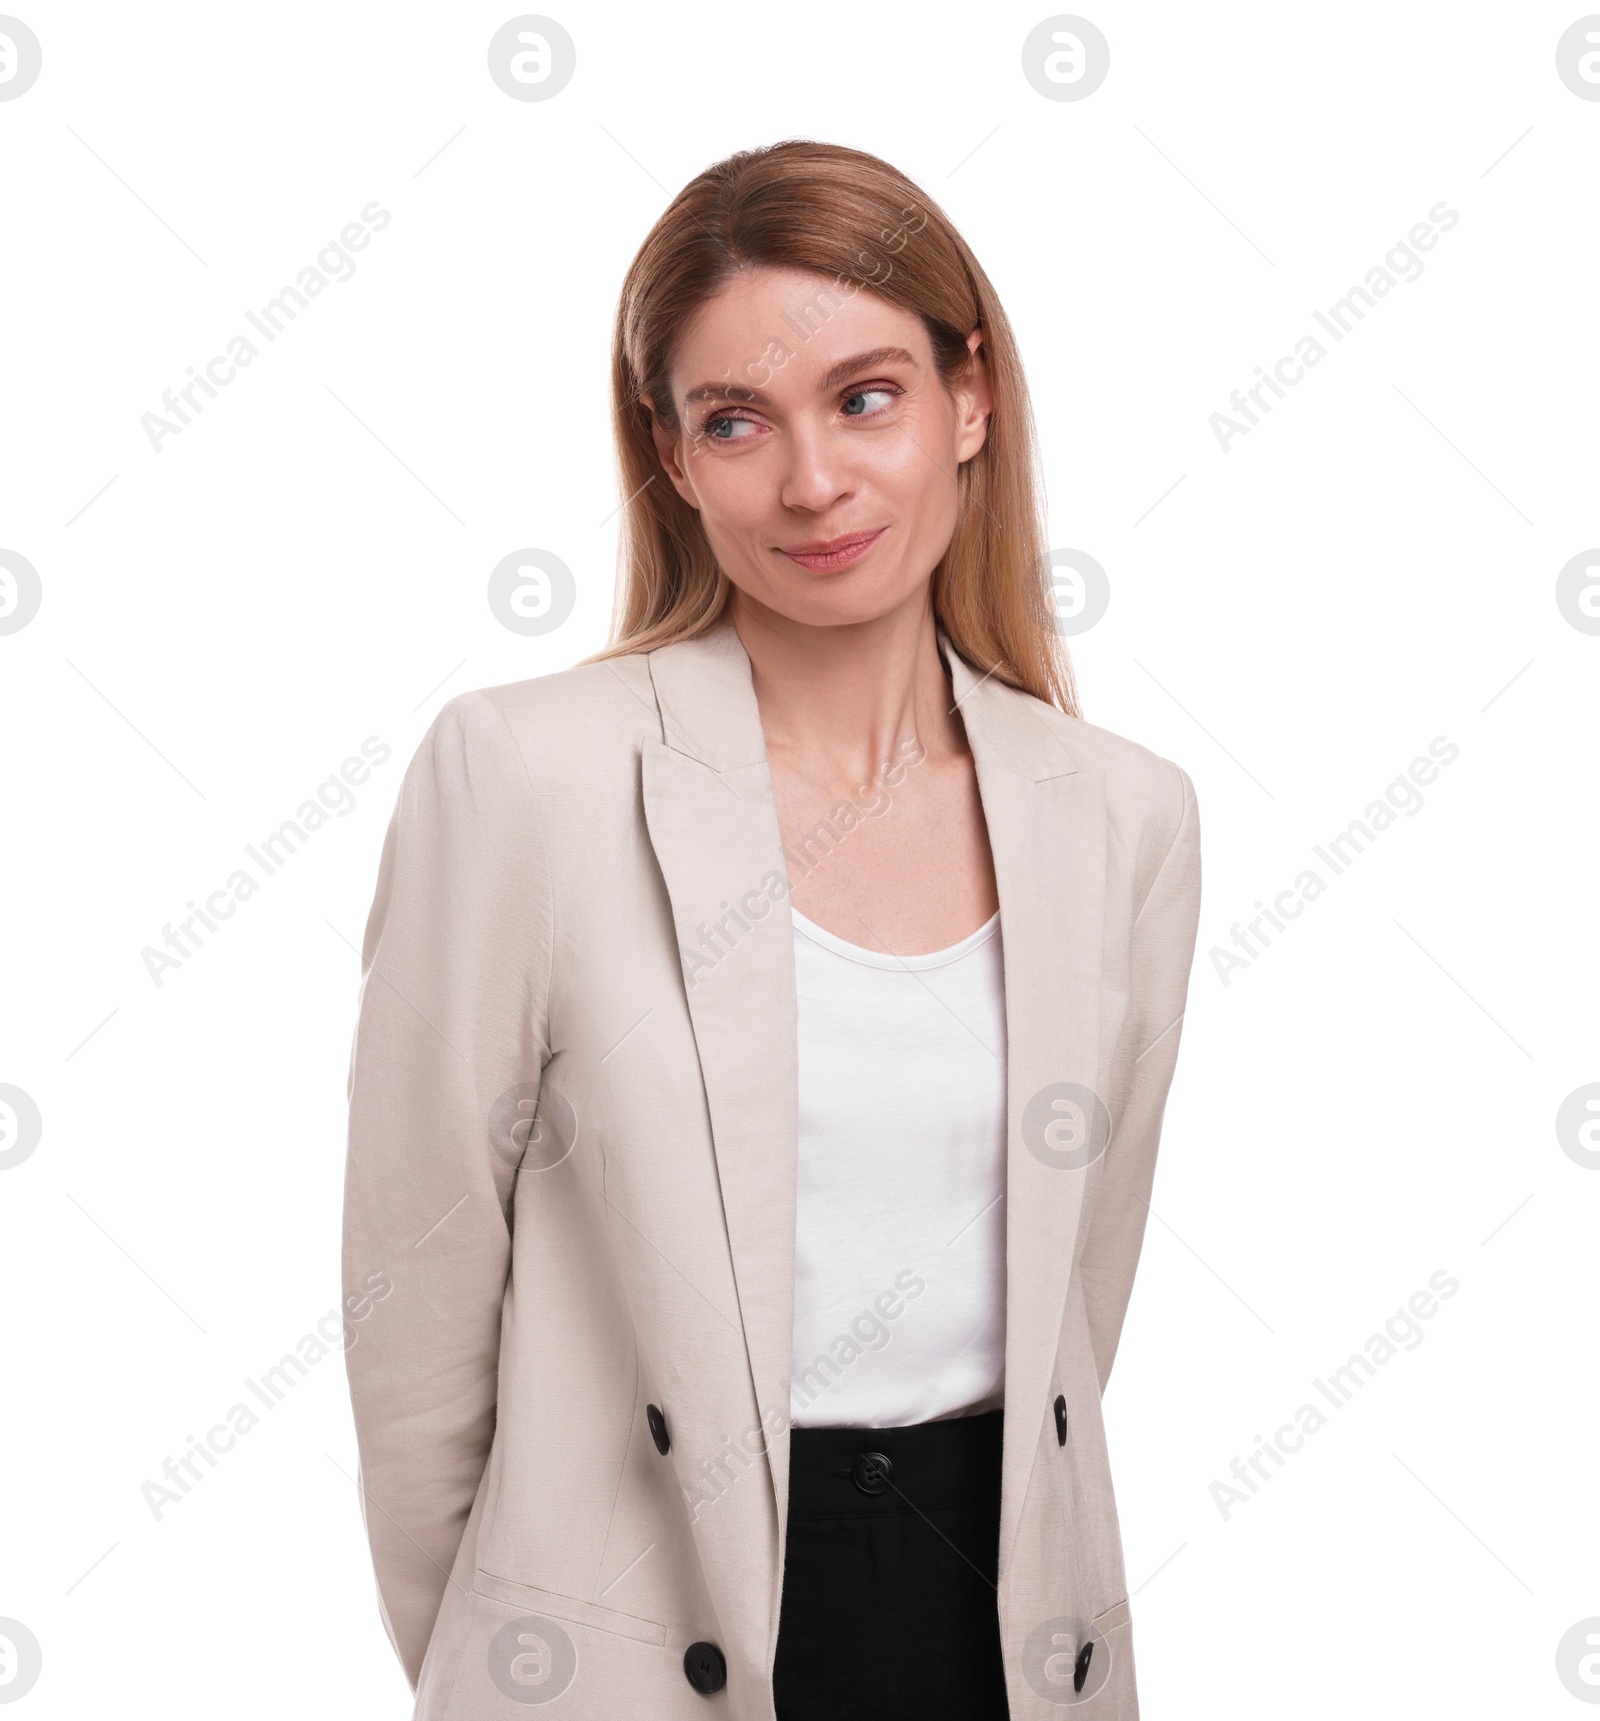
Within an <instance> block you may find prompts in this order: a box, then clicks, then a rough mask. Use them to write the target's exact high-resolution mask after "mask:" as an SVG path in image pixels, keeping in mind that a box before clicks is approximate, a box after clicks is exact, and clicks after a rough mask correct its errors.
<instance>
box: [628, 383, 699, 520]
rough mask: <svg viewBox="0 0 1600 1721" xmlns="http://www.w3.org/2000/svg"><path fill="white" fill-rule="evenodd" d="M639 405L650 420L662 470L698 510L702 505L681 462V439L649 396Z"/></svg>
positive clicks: (652, 439)
mask: <svg viewBox="0 0 1600 1721" xmlns="http://www.w3.org/2000/svg"><path fill="white" fill-rule="evenodd" d="M639 404H640V405H641V406H642V407H643V408H644V410H645V416H646V417H647V418H648V419H649V420H650V440H651V441H652V442H653V443H654V444H655V446H656V459H657V460H659V461H660V462H661V470H662V471H663V472H665V473H666V475H667V476H668V477H669V478H670V479H671V480H672V487H673V489H674V490H676V491H677V492H678V494H679V495H680V496H681V497H682V498H683V499H684V501H685V502H687V503H688V504H689V506H690V507H691V508H695V509H698V508H699V506H700V504H699V502H698V501H697V500H696V499H695V494H694V490H693V489H692V487H691V486H690V483H689V475H688V473H687V472H685V471H684V469H683V466H682V464H681V462H680V460H679V453H678V450H679V438H677V437H676V436H673V435H672V434H671V433H670V432H669V431H668V430H667V428H666V426H665V425H664V424H663V423H662V422H661V420H660V418H659V417H658V416H657V414H656V409H655V404H654V402H653V401H652V400H651V399H650V397H649V395H641V396H640V397H639Z"/></svg>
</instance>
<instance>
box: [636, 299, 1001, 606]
mask: <svg viewBox="0 0 1600 1721" xmlns="http://www.w3.org/2000/svg"><path fill="white" fill-rule="evenodd" d="M845 290H846V289H843V288H841V287H840V286H839V285H838V284H837V283H835V282H834V281H833V280H831V279H830V278H829V277H827V276H823V275H812V274H807V273H798V272H792V271H788V270H776V269H759V270H754V271H750V272H747V273H744V274H741V275H739V276H737V277H735V279H734V280H733V281H732V282H731V283H730V284H729V285H728V286H727V287H726V288H725V289H724V290H723V291H722V292H721V293H719V294H718V295H717V296H716V297H715V298H714V299H711V300H710V301H708V302H707V303H706V304H705V305H704V306H702V307H701V309H700V311H699V312H698V313H697V315H696V316H695V317H694V319H693V320H692V321H691V322H690V324H689V325H688V327H687V328H686V329H685V330H684V333H683V335H682V337H681V338H680V340H679V342H678V348H677V351H676V352H675V353H674V354H673V360H672V367H671V387H672V390H673V405H674V407H675V409H676V412H677V417H678V421H679V425H678V431H677V434H676V435H675V436H672V435H668V434H667V433H666V432H665V431H664V430H663V428H662V426H661V423H660V420H659V418H655V419H654V421H653V422H654V424H655V440H656V449H657V452H658V453H659V455H660V457H661V463H662V466H663V467H664V468H665V470H666V473H667V475H668V477H670V479H671V480H672V483H673V484H674V485H675V486H676V488H677V491H678V494H679V495H680V496H682V497H683V499H684V500H685V501H686V502H688V503H689V505H690V506H691V507H693V508H695V509H697V510H698V511H699V514H700V519H701V523H702V525H703V526H704V528H705V533H706V537H707V540H708V541H709V543H710V545H711V548H712V551H713V553H714V554H715V555H716V558H717V561H718V563H719V565H720V566H721V567H722V569H723V571H724V572H725V573H726V574H727V576H728V578H729V579H730V580H731V581H732V582H733V584H734V585H735V586H736V587H737V588H738V596H737V597H736V599H735V602H736V603H737V602H741V601H742V602H746V603H749V602H753V603H755V604H758V605H762V606H765V608H767V609H769V610H773V611H776V612H777V613H778V614H779V615H781V616H785V617H787V618H789V619H790V620H791V621H795V622H800V623H803V624H806V625H810V626H820V627H827V626H838V625H840V624H843V623H849V622H864V621H873V620H876V619H878V618H879V617H880V616H884V615H887V614H889V613H890V612H891V611H893V610H895V609H898V608H899V607H901V606H902V605H906V604H921V603H922V602H923V601H924V596H925V592H926V588H927V584H928V580H929V578H930V576H931V575H932V573H933V570H934V567H935V566H936V565H937V563H938V561H939V558H940V557H941V556H942V555H943V554H944V552H945V549H946V547H947V546H948V545H949V542H950V537H951V534H952V533H953V532H954V530H955V523H956V513H957V506H958V501H959V490H958V487H957V469H958V468H959V467H960V465H961V464H962V462H963V461H966V460H970V459H971V458H972V456H973V455H974V454H976V453H977V452H978V450H979V449H980V448H981V447H982V446H983V439H984V434H985V430H986V428H987V424H988V417H989V412H990V406H991V402H990V394H989V388H988V383H987V380H986V378H985V375H984V369H983V360H982V355H981V353H979V352H978V351H977V349H978V347H979V345H980V342H981V333H980V332H979V331H976V330H975V331H974V332H973V333H972V335H971V336H970V337H969V338H968V342H967V346H968V350H969V352H971V353H973V354H974V355H975V356H974V357H973V358H972V359H971V360H970V361H969V364H968V366H967V374H966V376H965V377H964V378H963V379H962V380H961V382H960V383H959V385H958V386H957V387H956V388H954V389H953V390H952V389H947V388H946V387H945V385H944V382H943V381H942V379H941V378H940V376H939V373H938V370H937V369H936V368H935V365H934V358H933V348H932V345H931V343H930V341H929V339H928V334H927V331H926V329H924V327H923V325H922V322H921V319H920V318H918V317H915V316H913V315H912V314H911V313H909V312H907V311H902V310H900V309H899V308H898V307H896V306H893V305H891V304H889V303H888V302H887V301H886V300H884V299H881V298H879V297H878V296H877V295H876V294H874V293H872V292H871V291H869V290H866V289H862V288H856V290H854V291H853V292H851V293H850V296H849V297H845V296H844V292H845Z"/></svg>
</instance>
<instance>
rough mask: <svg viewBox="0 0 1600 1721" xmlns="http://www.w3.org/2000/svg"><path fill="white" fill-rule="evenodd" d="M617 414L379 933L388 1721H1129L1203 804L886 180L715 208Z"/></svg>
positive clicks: (412, 779)
mask: <svg viewBox="0 0 1600 1721" xmlns="http://www.w3.org/2000/svg"><path fill="white" fill-rule="evenodd" d="M613 382H614V409H615V426H616V437H617V444H618V449H619V452H620V463H621V472H620V481H621V490H622V494H623V496H624V497H625V498H626V499H627V500H626V504H625V509H624V515H623V518H624V524H625V530H624V534H623V548H622V563H621V573H620V580H619V589H618V597H617V603H616V610H615V625H614V629H613V639H612V643H611V644H610V645H609V647H608V648H607V649H606V650H605V651H603V652H602V653H600V654H599V655H598V656H597V657H596V658H594V659H592V660H590V661H589V662H586V663H584V664H581V665H579V666H578V667H576V668H573V669H570V670H567V671H565V672H563V673H561V674H556V675H549V676H544V677H540V678H538V679H535V680H531V681H523V682H517V683H514V684H511V685H509V686H503V687H491V688H486V689H483V690H481V691H479V692H476V693H469V694H465V695H463V696H461V697H459V698H456V699H453V700H451V701H450V703H449V704H447V705H446V706H445V707H444V708H443V710H442V711H441V712H440V713H439V716H438V717H437V719H436V720H435V721H434V723H433V725H432V727H431V729H430V730H429V732H428V734H427V736H426V737H425V738H424V740H423V742H422V744H421V746H420V747H419V749H418V751H417V753H416V756H415V758H414V759H413V761H412V763H411V766H410V768H409V771H408V773H407V776H406V779H405V783H404V786H403V788H402V790H401V793H400V799H399V805H398V807H397V808H396V811H395V815H394V820H393V823H392V825H391V827H390V830H389V833H388V838H387V841H386V844H385V847H384V852H383V859H382V865H381V871H380V875H379V880H378V887H377V897H376V901H375V903H374V905H373V910H372V915H371V919H370V922H369V924H368V927H367V935H366V948H365V952H364V965H365V972H364V981H363V988H362V998H361V1010H360V1021H359V1026H358V1029H357V1034H356V1041H355V1048H354V1054H353V1060H352V1070H351V1125H350V1152H349V1164H348V1181H347V1191H346V1216H345V1243H344V1251H345V1252H344V1263H345V1274H346V1280H347V1288H349V1289H350V1291H351V1294H352V1295H354V1296H359V1295H360V1289H361V1286H362V1285H363V1284H364V1283H365V1282H366V1279H367V1276H368V1275H369V1274H371V1273H373V1272H379V1271H381V1272H383V1273H384V1274H386V1275H387V1277H388V1279H389V1280H390V1281H391V1282H392V1284H393V1291H392V1293H391V1294H390V1296H388V1297H387V1298H386V1299H385V1300H384V1303H383V1305H382V1307H381V1309H379V1310H377V1311H376V1315H375V1318H374V1319H373V1320H372V1321H371V1322H369V1323H368V1324H367V1325H365V1326H364V1327H363V1329H362V1342H361V1344H360V1345H359V1346H356V1347H354V1348H353V1349H352V1350H351V1351H350V1352H349V1353H348V1364H349V1375H350V1385H351V1392H352V1397H353V1400H354V1407H355V1415H356V1426H357V1431H358V1434H359V1440H360V1451H361V1480H362V1491H363V1498H364V1502H365V1516H366V1524H367V1529H368V1533H369V1536H370V1539H371V1545H372V1552H373V1559H374V1562H375V1566H376V1571H377V1579H378V1590H379V1596H380V1600H381V1605H382V1610H383V1616H384V1620H385V1623H386V1625H387V1627H388V1630H389V1634H390V1636H391V1638H392V1640H393V1642H394V1646H395V1649H396V1651H397V1653H398V1654H399V1656H400V1658H401V1661H402V1662H403V1664H404V1667H405V1670H406V1673H407V1675H408V1677H409V1678H410V1680H411V1682H412V1684H413V1686H414V1687H415V1688H416V1692H417V1704H416V1710H415V1713H416V1715H417V1716H419V1717H424V1718H429V1721H445V1718H449V1721H456V1718H462V1721H465V1718H468V1717H471V1718H473V1721H477V1718H480V1717H485V1716H495V1715H504V1716H513V1715H518V1714H522V1713H525V1712H526V1711H527V1708H528V1707H529V1706H538V1705H543V1704H549V1705H550V1706H551V1709H550V1712H551V1713H552V1714H560V1715H566V1716H573V1717H584V1718H593V1721H602V1718H603V1721H620V1718H622V1717H649V1718H650V1721H671V1718H673V1717H697V1716H717V1715H721V1716H726V1717H733V1718H737V1721H774V1718H776V1721H824V1718H826V1721H851V1718H853V1717H870V1718H872V1721H892V1718H894V1717H898V1716H907V1717H910V1716H917V1717H924V1716H929V1715H958V1716H961V1717H963V1718H964V1721H988V1718H991V1717H1002V1716H1006V1715H1008V1714H1009V1715H1011V1716H1016V1717H1023V1716H1048V1715H1054V1714H1057V1713H1058V1712H1059V1711H1060V1709H1061V1708H1062V1707H1064V1706H1070V1705H1083V1706H1084V1707H1083V1710H1082V1712H1083V1713H1084V1714H1085V1715H1093V1716H1097V1717H1118V1718H1121V1721H1127V1718H1129V1717H1133V1716H1135V1715H1136V1713H1137V1701H1136V1697H1135V1690H1134V1675H1133V1655H1132V1646H1131V1641H1130V1635H1129V1614H1128V1600H1127V1594H1128V1592H1127V1584H1126V1580H1125V1577H1124V1573H1123V1561H1122V1552H1121V1547H1120V1544H1119V1534H1118V1528H1117V1516H1116V1509H1115V1505H1114V1502H1113V1499H1112V1490H1111V1478H1110V1472H1109V1468H1108V1463H1107V1456H1106V1448H1105V1440H1104V1433H1103V1425H1102V1421H1101V1411H1100V1397H1101V1392H1102V1389H1103V1388H1104V1386H1105V1382H1106V1377H1107V1374H1108V1372H1109V1370H1110V1368H1111V1362H1112V1358H1113V1356H1114V1355H1115V1353H1116V1349H1117V1343H1118V1338H1119V1335H1120V1332H1121V1328H1122V1322H1123V1314H1124V1311H1125V1309H1126V1306H1127V1302H1128V1296H1129V1291H1130V1288H1131V1285H1132V1280H1133V1274H1134V1268H1135V1265H1136V1263H1137V1260H1138V1256H1139V1250H1140V1244H1141V1240H1142V1237H1143V1232H1144V1225H1145V1216H1146V1206H1145V1202H1146V1197H1147V1195H1148V1193H1149V1189H1150V1184H1151V1178H1152V1175H1153V1170H1154V1161H1155V1155H1156V1145H1157V1138H1158V1134H1159V1131H1160V1125H1161V1118H1162V1111H1163V1107H1164V1103H1165V1100H1166V1095H1167V1090H1168V1085H1169V1083H1170V1081H1171V1077H1172V1073H1173V1067H1174V1063H1175V1060H1176V1057H1177V1051H1178V1042H1179V1036H1180V1032H1181V1019H1182V1016H1183V1010H1184V1000H1185V994H1186V989H1187V983H1188V975H1189V968H1190V962H1191V957H1192V953H1193V946H1194V938H1195V926H1196V917H1197V913H1198V903H1199V827H1198V820H1197V813H1196V807H1195V796H1194V789H1193V785H1192V784H1191V782H1190V780H1189V778H1188V776H1187V775H1186V773H1185V772H1184V771H1183V770H1182V769H1181V768H1180V767H1178V766H1177V765H1175V764H1173V763H1171V762H1170V761H1168V760H1166V759H1163V758H1160V757H1158V756H1157V755H1155V754H1153V753H1151V752H1149V751H1147V750H1146V749H1145V748H1143V747H1140V746H1138V745H1137V744H1135V743H1134V742H1131V741H1127V740H1123V739H1121V738H1120V737H1118V736H1115V735H1112V734H1110V733H1108V732H1107V731H1105V730H1103V729H1098V728H1095V727H1094V726H1092V725H1090V724H1088V723H1086V722H1085V721H1084V720H1083V718H1082V717H1081V715H1080V714H1079V711H1078V705H1077V701H1076V697H1075V693H1074V689H1073V682H1072V678H1071V674H1070V670H1069V666H1068V663H1067V660H1066V656H1065V652H1064V650H1063V648H1062V647H1061V645H1060V643H1059V640H1058V637H1057V630H1056V627H1055V612H1054V608H1053V604H1052V598H1051V590H1050V585H1049V574H1048V565H1047V560H1046V557H1045V555H1044V541H1043V538H1042V536H1041V527H1040V513H1039V503H1038V496H1037V491H1036V482H1035V463H1034V455H1033V444H1032V438H1031V428H1030V414H1029V407H1028V400H1027V395H1026V390H1025V385H1024V380H1023V373H1022V367H1021V363H1020V360H1019V357H1018V354H1017V350H1016V346H1015V343H1014V340H1013V337H1012V334H1011V330H1010V328H1009V326H1008V324H1007V322H1006V318H1005V314H1004V312H1003V310H1002V309H1001V306H1000V303H999V300H998V299H997V297H996V295H995V291H994V288H993V287H992V285H991V284H990V282H989V280H988V278H987V277H986V276H985V274H984V272H983V270H982V269H981V268H980V266H979V264H978V262H977V260H976V259H975V258H974V257H973V255H972V254H971V252H970V251H969V250H968V248H967V247H966V245H965V244H964V243H963V241H962V240H961V238H960V237H959V235H958V234H957V233H956V232H955V230H954V229H953V228H952V226H951V225H950V223H949V221H948V219H947V218H946V217H945V216H944V214H943V213H942V212H941V211H940V210H939V209H938V208H937V207H935V206H934V205H933V204H932V203H931V202H930V201H929V200H928V199H927V198H926V197H925V196H924V195H923V194H922V192H921V191H920V190H918V188H917V187H916V186H915V185H913V184H912V183H911V182H910V181H909V180H907V179H906V178H905V177H904V176H902V175H901V174H900V173H898V172H896V171H895V170H894V169H893V168H891V167H889V166H888V165H887V164H885V163H884V162H882V161H880V160H877V159H876V158H874V157H872V156H870V155H865V154H862V153H861V152H859V151H855V150H849V149H842V148H835V147H831V146H825V145H821V144H816V143H809V142H790V143H785V144H780V145H777V146H775V147H772V148H769V149H763V150H755V151H748V152H744V153H741V154H739V155H735V156H733V157H731V158H730V159H729V160H727V161H724V162H721V163H719V164H718V165H717V166H715V167H713V168H710V169H708V170H707V171H706V172H705V173H703V174H701V175H700V176H699V177H698V178H697V179H696V180H694V181H693V182H692V183H691V184H690V185H688V186H687V187H686V188H685V189H684V190H683V191H682V192H681V193H680V194H679V196H678V197H677V198H676V199H675V200H674V201H673V203H672V205H671V206H670V208H668V209H667V211H666V212H665V214H663V215H662V217H661V218H660V220H659V221H658V222H657V224H656V226H655V228H654V229H653V230H652V232H651V233H650V234H649V236H648V237H647V238H646V240H645V242H644V244H643V246H642V247H641V249H640V251H639V253H638V255H637V257H636V258H635V260H634V262H633V265H632V267H631V268H630V270H629V271H628V275H627V279H626V281H625V282H624V284H623V289H622V297H621V304H620V308H619V311H618V316H617V323H616V345H615V357H614V368H613ZM1002 935H1003V944H1002Z"/></svg>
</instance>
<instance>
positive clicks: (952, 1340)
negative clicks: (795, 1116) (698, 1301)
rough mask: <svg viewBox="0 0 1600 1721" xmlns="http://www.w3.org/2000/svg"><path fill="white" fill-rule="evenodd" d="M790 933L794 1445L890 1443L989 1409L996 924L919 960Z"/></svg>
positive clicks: (1001, 1351)
mask: <svg viewBox="0 0 1600 1721" xmlns="http://www.w3.org/2000/svg"><path fill="white" fill-rule="evenodd" d="M791 913H793V916H794V957H795V986H796V995H797V1000H796V1001H797V1004H798V1013H799V1052H800V1132H799V1166H798V1172H797V1179H796V1193H797V1212H796V1227H795V1310H794V1354H793V1370H792V1395H791V1401H790V1419H791V1421H792V1423H793V1425H794V1426H795V1427H797V1428H814V1427H823V1426H829V1425H833V1426H846V1427H853V1428H896V1427H902V1426H905V1425H907V1424H910V1423H914V1422H928V1421H932V1420H934V1419H936V1418H940V1417H948V1416H961V1415H970V1414H976V1413H977V1412H979V1411H984V1410H991V1409H997V1408H999V1407H1000V1405H1001V1404H1002V1403H1003V1402H1004V1385H1005V1227H1006V1203H1005V1189H1006V1183H1005V1118H1006V1073H1005V1072H1006V1015H1005V967H1004V961H1003V957H1002V954H1001V943H1000V916H999V915H998V914H996V915H993V916H992V917H991V918H990V919H989V921H988V922H987V923H986V924H985V925H983V926H980V927H979V928H978V930H977V931H976V932H974V933H972V934H971V935H970V936H969V937H967V938H964V939H962V941H961V942H960V943H959V944H953V945H951V946H950V947H949V948H948V949H946V950H935V951H931V952H929V953H928V954H926V955H922V956H889V955H885V954H883V953H882V952H880V951H876V950H866V949H863V948H862V947H861V946H860V945H857V944H849V943H847V942H846V941H845V940H844V939H842V938H838V937H836V936H835V935H834V934H833V933H831V932H828V931H826V930H825V929H824V928H822V927H820V926H818V925H816V924H815V923H814V922H812V921H810V920H807V919H806V917H805V916H804V915H803V914H800V913H799V912H798V911H795V910H793V909H792V908H791Z"/></svg>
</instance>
